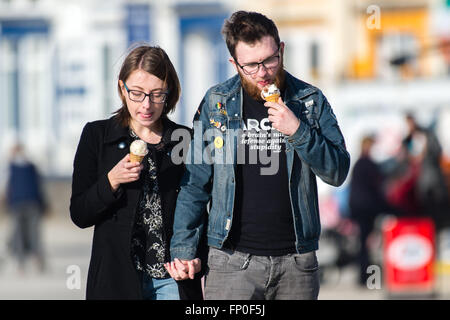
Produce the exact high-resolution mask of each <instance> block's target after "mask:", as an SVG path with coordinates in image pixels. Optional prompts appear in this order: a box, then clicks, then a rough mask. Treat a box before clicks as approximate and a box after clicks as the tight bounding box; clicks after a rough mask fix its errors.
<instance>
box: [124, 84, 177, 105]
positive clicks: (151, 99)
mask: <svg viewBox="0 0 450 320" xmlns="http://www.w3.org/2000/svg"><path fill="white" fill-rule="evenodd" d="M123 85H124V87H125V90H127V92H128V98H130V100H131V101H134V102H144V100H145V98H147V97H148V98H149V99H150V102H152V103H158V104H159V103H165V102H166V101H167V97H168V96H169V91H168V90H166V91H158V94H164V99H163V101H154V100H153V98H154V96H153V95H154V94H156V93H155V92H153V91H150V93H145V92H144V91H141V90H130V89H128V87H127V84H126V83H125V81H124V82H123ZM156 90H159V89H156ZM132 91H135V92H139V93H142V94H143V95H144V98H143V99H142V100H135V99H133V98H131V96H130V92H132Z"/></svg>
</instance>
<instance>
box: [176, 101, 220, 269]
mask: <svg viewBox="0 0 450 320" xmlns="http://www.w3.org/2000/svg"><path fill="white" fill-rule="evenodd" d="M207 96H208V94H207V95H206V96H205V97H207ZM207 109H208V106H207V100H206V99H205V98H204V99H203V100H202V102H201V103H200V107H199V109H198V111H197V113H196V115H195V116H194V131H193V137H192V139H191V143H190V145H189V150H188V153H187V157H186V171H185V173H184V176H183V179H182V181H181V188H180V193H179V194H178V199H177V205H176V209H175V215H174V225H173V236H172V240H171V245H170V253H171V257H172V260H173V259H174V258H179V259H185V260H191V259H194V258H195V257H196V252H197V247H198V244H199V242H200V239H201V237H202V234H203V230H204V225H205V220H206V216H205V215H206V206H207V204H208V202H209V201H210V199H211V177H212V174H213V166H212V165H211V164H208V163H206V162H205V161H204V159H203V150H204V145H205V142H204V141H203V134H204V132H205V130H206V129H207V128H208V125H209V122H208V120H207V119H208V115H207Z"/></svg>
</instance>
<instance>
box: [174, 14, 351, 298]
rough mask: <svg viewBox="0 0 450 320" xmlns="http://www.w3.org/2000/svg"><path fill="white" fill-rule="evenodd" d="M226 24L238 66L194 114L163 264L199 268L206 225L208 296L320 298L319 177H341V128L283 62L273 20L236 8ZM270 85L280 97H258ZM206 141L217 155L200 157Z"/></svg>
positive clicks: (178, 273)
mask: <svg viewBox="0 0 450 320" xmlns="http://www.w3.org/2000/svg"><path fill="white" fill-rule="evenodd" d="M222 33H223V35H224V37H225V40H226V43H227V46H228V49H229V53H230V55H231V57H230V58H229V62H230V63H231V65H232V66H233V68H234V70H235V71H236V73H237V74H236V75H235V76H233V77H232V78H230V79H228V80H227V81H225V82H223V83H221V84H218V85H216V86H214V87H212V88H211V89H210V90H208V91H207V93H206V94H205V96H204V98H203V100H202V102H201V103H200V106H199V108H198V111H197V113H196V114H195V116H194V130H195V131H196V132H195V133H194V137H193V140H192V143H191V147H192V148H191V149H190V151H191V152H190V154H191V155H193V156H194V161H193V162H194V163H190V164H187V173H186V175H185V179H183V182H184V183H183V184H182V187H181V190H180V195H179V197H178V201H177V207H176V212H175V223H174V235H173V238H172V244H171V253H172V257H173V258H177V259H175V265H174V264H168V265H167V267H168V269H169V271H170V272H171V274H172V276H173V277H174V278H175V279H183V278H185V277H188V276H192V274H193V273H195V272H197V271H199V269H200V268H198V267H197V266H198V261H197V260H196V258H197V257H198V256H197V255H196V252H197V247H198V242H199V241H198V240H199V237H200V234H201V232H202V231H203V230H207V234H208V244H209V248H210V249H209V256H208V270H207V274H206V282H205V298H206V299H225V300H226V299H261V300H264V299H268V300H269V299H270V300H271V299H317V297H318V294H319V289H320V283H319V271H318V267H319V266H318V261H317V257H316V250H317V249H318V242H319V236H320V219H319V212H318V198H317V185H316V178H317V177H319V178H321V179H322V180H323V181H325V182H326V183H328V184H330V185H334V186H338V185H341V184H342V183H343V182H344V180H345V178H346V177H347V173H348V169H349V164H350V157H349V154H348V153H347V150H346V147H345V142H344V137H343V136H342V133H341V131H340V129H339V125H338V123H337V119H336V116H335V115H334V113H333V111H332V108H331V106H330V104H329V103H328V101H327V99H326V97H325V96H324V94H323V93H322V92H321V90H320V89H318V88H315V87H314V86H312V85H310V84H307V83H305V82H303V81H301V80H299V79H297V78H295V77H294V76H293V75H291V74H289V73H288V72H287V71H286V70H285V69H284V67H283V57H284V52H285V51H284V50H285V43H284V42H282V41H280V38H279V35H278V29H277V27H276V25H275V24H274V22H273V21H272V20H270V19H269V18H267V17H266V16H264V15H262V14H260V13H257V12H246V11H238V12H235V13H233V14H232V16H231V17H230V19H227V20H226V21H225V24H224V27H223V29H222ZM275 87H277V88H278V89H279V90H277V88H275ZM269 88H270V89H273V92H274V95H273V96H275V97H277V99H276V101H275V99H274V101H272V102H271V101H264V99H263V98H262V97H261V92H262V91H263V90H264V89H267V90H269ZM197 130H198V131H197ZM205 134H206V135H205ZM208 134H211V135H209V136H208ZM234 134H236V135H237V136H238V139H237V140H238V141H237V143H233V142H234V141H235V139H234V138H233V137H234ZM255 135H257V136H258V138H257V139H254V138H251V136H255ZM205 136H206V137H207V139H208V140H209V137H211V136H212V138H213V139H211V140H209V141H210V142H212V140H214V143H212V144H207V142H206V141H205V140H204V137H205ZM223 138H226V140H224V139H223ZM230 138H231V139H230ZM250 138H251V139H250ZM230 140H231V141H230ZM210 146H212V148H213V149H214V154H215V155H217V158H216V159H217V161H210V159H205V157H202V156H203V155H204V154H205V153H204V151H207V152H206V153H208V151H209V150H208V149H209V147H210ZM267 150H268V151H269V152H265V151H267ZM255 151H256V152H255ZM261 151H262V152H261ZM225 153H227V154H226V155H225ZM222 155H223V156H224V157H223V158H222V157H221V156H222ZM267 157H270V161H269V163H268V161H266V160H267ZM195 158H197V159H203V160H204V161H198V162H196V161H195ZM216 159H215V160H216ZM222 159H227V160H228V159H230V160H231V161H229V162H228V161H222ZM233 159H234V160H236V161H235V162H233ZM242 160H243V161H242ZM254 160H256V161H254ZM225 162H226V163H225ZM271 169H272V170H271ZM210 201H211V202H210ZM208 203H212V205H211V207H210V211H209V215H208V218H209V223H206V219H205V218H206V214H205V213H204V212H205V208H206V207H207V206H208Z"/></svg>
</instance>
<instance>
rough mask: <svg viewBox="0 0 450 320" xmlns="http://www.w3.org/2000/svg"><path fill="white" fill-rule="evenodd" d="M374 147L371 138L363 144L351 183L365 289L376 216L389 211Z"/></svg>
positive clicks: (351, 206) (364, 138)
mask: <svg viewBox="0 0 450 320" xmlns="http://www.w3.org/2000/svg"><path fill="white" fill-rule="evenodd" d="M374 143H375V137H374V136H372V135H367V136H364V137H363V138H362V140H361V153H360V157H359V159H358V160H357V161H356V163H355V165H354V167H353V170H352V177H351V181H350V195H349V207H350V215H351V218H352V219H353V220H354V221H355V223H356V224H357V225H358V227H359V243H360V248H359V254H358V263H359V283H360V284H361V285H363V286H364V285H366V281H367V277H368V274H367V267H368V266H370V265H371V261H370V250H369V248H368V241H367V240H368V238H369V236H370V234H371V233H372V232H373V230H374V223H375V219H376V218H377V216H379V215H380V214H381V213H383V212H384V213H386V212H388V211H389V210H390V206H389V205H388V203H387V201H386V198H385V196H384V191H383V175H382V174H381V171H380V169H379V167H378V165H377V164H376V163H375V162H374V160H373V159H372V157H371V150H372V147H373V145H374Z"/></svg>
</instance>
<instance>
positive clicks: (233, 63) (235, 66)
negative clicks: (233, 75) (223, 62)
mask: <svg viewBox="0 0 450 320" xmlns="http://www.w3.org/2000/svg"><path fill="white" fill-rule="evenodd" d="M228 61H230V63H231V64H232V65H233V66H234V68H235V69H236V72H239V66H238V65H237V64H236V61H234V59H233V58H229V59H228Z"/></svg>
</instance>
